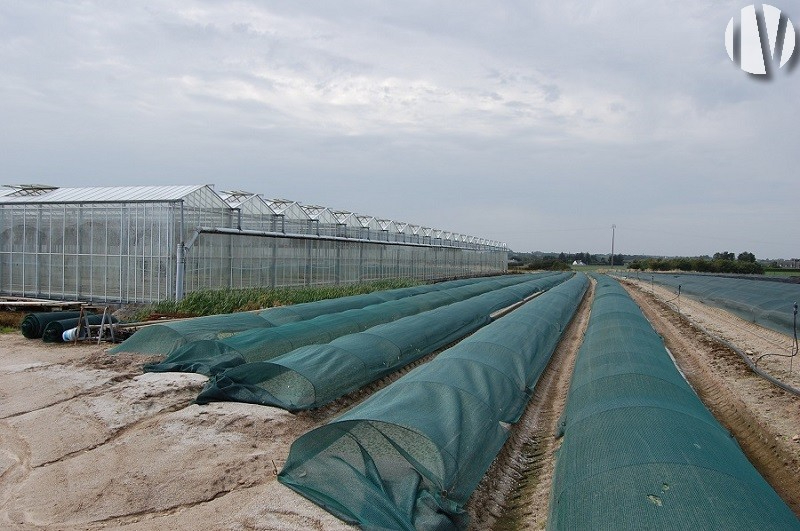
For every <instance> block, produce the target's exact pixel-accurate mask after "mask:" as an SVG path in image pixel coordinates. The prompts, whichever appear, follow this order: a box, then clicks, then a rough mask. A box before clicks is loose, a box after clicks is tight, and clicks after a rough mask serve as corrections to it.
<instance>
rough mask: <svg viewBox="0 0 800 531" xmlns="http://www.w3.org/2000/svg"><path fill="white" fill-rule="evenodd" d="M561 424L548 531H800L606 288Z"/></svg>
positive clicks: (608, 284)
mask: <svg viewBox="0 0 800 531" xmlns="http://www.w3.org/2000/svg"><path fill="white" fill-rule="evenodd" d="M595 293H596V296H595V301H594V304H593V306H592V313H591V318H590V320H589V325H588V328H587V331H586V335H585V338H584V342H583V344H582V346H581V348H580V351H579V353H578V358H577V361H576V364H575V372H574V375H573V378H572V382H571V386H570V391H569V395H568V398H567V405H566V409H565V412H564V415H563V417H562V433H563V441H562V444H561V447H560V449H559V450H558V454H557V461H556V468H555V475H554V481H553V489H552V493H551V503H550V515H549V519H548V528H549V529H553V530H556V529H615V530H619V529H726V530H731V529H741V530H753V529H800V523H798V520H797V519H796V517H795V516H794V514H793V513H792V512H791V510H790V509H789V507H787V505H786V504H785V503H784V502H783V500H781V499H780V498H779V497H778V495H777V494H776V493H775V491H774V490H773V489H772V488H771V487H770V486H769V485H768V484H767V482H766V481H764V479H763V478H762V477H761V476H760V475H759V474H758V472H757V471H756V470H755V468H754V467H753V466H752V465H751V464H750V462H749V461H748V460H747V458H746V457H745V455H744V454H743V453H742V451H741V449H740V448H739V446H738V445H737V444H736V441H735V440H734V439H733V438H732V437H731V436H730V434H729V433H728V432H727V431H726V430H725V429H724V428H723V427H722V426H720V424H719V423H718V422H717V421H716V419H715V418H714V417H713V415H712V414H711V413H710V412H709V411H708V409H706V407H705V405H704V404H703V403H702V401H700V399H699V398H698V397H697V395H696V394H695V393H694V391H693V390H692V388H691V387H690V386H689V384H688V383H687V382H686V381H685V379H684V378H683V376H682V375H681V373H680V372H679V371H678V370H677V368H676V367H675V364H674V362H673V360H672V358H671V357H670V355H669V353H668V352H667V350H666V348H665V347H664V344H663V341H662V340H661V338H660V337H659V336H658V335H657V334H656V332H655V331H654V330H653V329H652V327H651V326H650V324H649V322H648V321H647V320H646V319H645V317H644V315H642V313H641V311H640V310H639V308H638V306H636V304H635V303H634V302H633V301H632V300H631V299H630V297H629V296H628V295H627V293H626V292H625V290H624V289H623V288H622V287H621V286H620V285H619V284H618V283H617V282H616V281H614V280H611V279H610V278H608V277H604V276H601V277H599V278H598V283H597V287H596V291H595Z"/></svg>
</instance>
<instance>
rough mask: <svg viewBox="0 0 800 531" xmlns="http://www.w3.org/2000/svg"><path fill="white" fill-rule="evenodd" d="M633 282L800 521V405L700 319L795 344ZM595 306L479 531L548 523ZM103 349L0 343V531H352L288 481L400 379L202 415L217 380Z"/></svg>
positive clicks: (750, 342)
mask: <svg viewBox="0 0 800 531" xmlns="http://www.w3.org/2000/svg"><path fill="white" fill-rule="evenodd" d="M626 285H627V286H628V287H629V289H630V291H631V293H632V294H633V295H634V296H635V298H636V300H637V302H639V304H640V305H641V306H642V307H643V309H644V311H645V314H646V315H647V316H648V318H649V319H651V321H652V322H653V323H654V325H655V327H656V329H657V330H658V331H659V333H661V334H662V336H664V337H665V340H666V342H667V345H668V347H669V348H670V350H671V351H672V352H673V355H674V356H675V358H676V360H677V361H678V363H679V365H680V366H681V369H682V370H683V371H684V373H685V374H687V377H688V378H689V380H690V382H691V383H692V385H693V386H694V387H695V389H697V390H698V393H699V394H700V395H701V397H702V398H703V399H704V400H705V401H706V403H707V404H708V405H709V407H710V408H711V409H712V411H714V413H715V414H717V416H718V418H720V419H721V421H722V422H723V424H725V425H726V426H727V427H728V429H730V430H731V432H732V433H733V434H734V435H735V436H736V437H737V440H739V442H740V444H741V445H742V447H743V448H745V450H746V451H747V453H748V455H750V456H751V460H753V461H754V462H755V463H756V464H757V466H758V467H759V468H760V469H761V470H762V473H764V475H765V477H767V478H768V480H770V481H771V482H772V483H773V485H774V486H775V487H776V490H778V491H779V493H780V494H781V495H783V496H784V498H785V499H787V501H788V502H789V503H790V504H791V505H792V507H793V508H794V510H795V512H797V513H798V514H800V507H799V506H798V505H799V504H800V491H798V489H800V486H798V483H797V481H796V478H797V475H798V472H800V399H798V398H797V397H795V396H793V395H790V394H789V393H786V392H784V391H782V390H780V389H778V388H777V387H775V386H773V385H772V384H769V383H768V382H766V381H765V380H763V379H762V378H759V377H756V376H753V374H752V373H751V372H750V371H749V370H747V369H746V366H745V365H744V363H742V362H741V360H739V359H738V356H737V355H736V354H733V353H732V352H731V351H730V350H729V349H727V348H725V347H724V346H722V345H720V344H718V343H716V342H714V341H713V340H712V339H710V338H709V337H707V336H706V335H705V334H704V333H703V332H702V331H700V329H699V328H697V327H693V326H692V322H694V321H695V320H696V322H697V324H698V325H699V326H701V327H702V328H704V329H707V330H709V331H711V332H712V333H714V334H715V335H719V336H720V337H723V338H725V339H726V340H728V341H731V342H733V343H735V344H737V345H740V346H741V347H742V348H743V349H745V350H748V351H750V352H752V355H753V356H756V357H757V356H758V355H760V354H761V353H765V352H767V351H768V350H769V349H775V348H778V347H777V345H778V344H788V343H786V342H787V341H788V338H786V337H785V336H780V334H778V335H777V337H776V336H773V335H772V333H769V332H766V331H765V330H764V329H761V328H759V327H757V326H755V325H752V324H750V323H746V322H743V321H741V320H738V321H737V320H736V318H734V317H732V316H730V315H729V314H727V313H725V312H722V311H718V310H714V309H710V308H708V307H705V306H704V305H702V304H699V303H692V302H691V301H688V300H681V301H679V302H680V312H676V311H675V308H674V306H672V305H673V304H674V301H673V302H672V303H670V304H664V303H663V302H661V301H663V300H668V299H670V298H672V297H673V295H672V294H671V293H669V292H666V291H663V292H659V290H658V287H656V288H655V292H656V293H655V294H651V293H650V291H651V288H650V286H649V284H648V285H646V286H643V289H639V288H637V287H636V286H634V285H632V284H626ZM654 295H655V297H654ZM658 297H660V299H659V298H658ZM590 299H591V296H590V295H589V296H587V299H586V300H585V302H584V304H583V305H582V306H581V308H580V309H579V311H578V313H577V314H576V317H575V319H574V320H573V323H572V324H571V325H570V327H569V328H568V330H567V331H566V334H565V336H564V339H563V341H562V343H561V345H560V346H559V349H558V351H557V352H556V353H555V355H554V358H553V362H552V363H551V365H550V366H549V367H548V369H547V371H546V372H545V374H544V375H543V376H542V378H541V380H540V385H539V387H538V388H537V390H536V394H535V399H534V400H533V401H532V403H531V407H529V409H528V411H527V412H526V414H525V415H524V416H523V418H522V420H521V422H520V423H518V425H517V426H515V427H514V429H513V433H512V435H511V438H510V439H509V444H507V445H506V448H505V449H504V450H503V452H502V453H501V455H500V456H499V457H498V459H497V460H496V462H495V463H494V465H493V466H492V468H491V469H490V471H489V474H487V476H486V478H485V480H484V481H483V482H482V483H481V485H480V486H479V488H478V490H477V491H476V494H475V495H474V496H473V498H472V499H471V500H470V502H469V504H468V507H467V509H468V511H469V512H470V514H471V516H472V519H473V523H472V528H474V529H488V528H491V527H494V528H496V529H499V528H503V529H522V528H526V529H538V528H543V527H544V526H545V524H546V519H547V505H548V502H549V489H550V481H551V480H552V470H553V454H554V451H555V449H556V446H557V441H556V440H555V438H554V436H553V435H554V432H555V429H556V424H557V421H558V418H559V416H560V415H561V409H562V408H563V403H564V400H565V397H566V392H567V390H568V387H569V377H570V374H571V371H572V366H573V365H574V355H575V352H576V351H577V349H578V347H579V345H580V341H581V338H582V337H583V331H584V330H585V326H586V322H587V320H588V316H589V309H590ZM765 337H766V339H764V338H765ZM760 341H764V343H761V342H760ZM781 342H783V343H781ZM106 346H107V345H105V346H97V345H90V344H86V343H84V344H79V345H49V344H45V343H42V342H41V341H37V340H28V339H25V338H23V337H22V335H21V334H19V333H14V334H4V335H2V336H0V529H11V530H29V529H30V530H32V529H41V530H68V531H69V530H78V529H81V530H84V529H85V530H95V529H111V528H113V529H120V528H121V529H126V530H155V529H186V530H189V529H192V530H203V529H209V530H210V529H231V530H240V529H253V530H256V529H258V530H260V529H265V530H266V529H281V530H283V529H287V530H294V529H296V530H300V529H303V530H305V529H326V530H327V529H333V530H336V529H352V528H351V527H349V526H347V525H345V524H343V523H342V522H340V521H339V520H337V519H336V518H334V517H333V516H331V515H330V514H328V513H327V512H325V511H323V510H322V509H320V508H318V507H317V506H316V505H314V504H312V503H311V502H309V501H307V500H305V499H304V498H302V497H301V496H299V495H296V494H295V493H294V492H293V491H291V490H289V489H287V488H286V487H284V486H283V485H281V484H279V483H278V482H277V480H276V479H275V475H276V472H277V471H278V470H280V469H281V467H282V466H283V463H284V462H285V460H286V457H287V456H288V452H289V446H290V444H291V442H292V441H294V440H295V439H296V438H297V437H299V436H300V435H302V434H303V433H305V432H307V431H308V430H310V429H312V428H314V427H316V426H318V425H321V424H323V423H325V422H327V421H328V420H329V419H331V418H333V417H335V416H336V415H338V414H339V413H340V412H341V411H342V410H344V409H346V408H348V407H350V406H352V405H353V404H354V403H356V402H358V401H360V400H362V399H363V398H365V397H366V396H368V395H369V394H370V393H371V392H374V390H375V389H377V388H379V387H382V386H384V385H386V384H387V383H389V381H391V380H392V379H385V380H384V381H383V382H379V383H377V384H375V385H374V386H371V387H370V388H369V389H367V390H364V391H361V392H358V393H355V394H354V395H352V396H350V397H347V398H345V399H343V400H340V401H338V402H337V403H335V404H333V405H331V406H330V407H327V408H323V409H321V410H318V411H315V412H312V413H306V414H300V415H292V414H290V413H287V412H285V411H283V410H280V409H275V408H270V407H263V406H255V405H248V404H236V403H212V404H209V405H206V406H198V405H195V404H192V400H193V399H194V397H195V396H196V394H197V392H198V391H199V390H200V389H201V388H202V386H203V384H204V382H205V380H206V378H205V377H203V376H199V375H192V374H179V373H142V371H141V366H142V365H143V364H144V363H146V362H148V361H150V359H149V358H144V357H141V356H123V355H117V356H111V355H107V354H105V352H104V349H105V347H106ZM794 362H800V360H794ZM794 365H797V366H793V367H792V369H793V372H792V375H789V366H788V360H787V359H785V358H775V359H774V360H770V359H769V357H768V358H764V359H763V360H762V361H761V362H759V366H761V367H764V368H769V370H770V371H772V372H774V374H775V375H776V376H779V377H782V378H785V379H787V380H791V382H790V383H792V384H793V385H795V381H794V380H793V378H795V377H796V376H797V373H798V372H800V363H794ZM404 372H405V371H404ZM797 385H798V386H800V382H797Z"/></svg>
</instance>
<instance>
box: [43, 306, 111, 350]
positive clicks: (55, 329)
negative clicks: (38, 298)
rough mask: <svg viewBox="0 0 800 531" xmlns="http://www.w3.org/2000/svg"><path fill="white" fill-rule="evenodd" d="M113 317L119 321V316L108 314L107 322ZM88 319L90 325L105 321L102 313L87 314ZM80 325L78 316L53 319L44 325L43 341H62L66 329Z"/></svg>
mask: <svg viewBox="0 0 800 531" xmlns="http://www.w3.org/2000/svg"><path fill="white" fill-rule="evenodd" d="M109 319H111V322H112V323H116V322H117V318H116V317H113V316H110V315H107V316H106V322H109ZM86 320H88V321H89V324H90V325H99V324H101V323H102V321H103V316H102V315H97V314H94V313H93V314H89V315H87V316H86ZM76 326H78V318H77V317H74V318H72V319H62V320H60V321H51V322H50V323H48V324H47V326H45V327H44V332H43V333H42V341H44V342H45V343H62V342H63V341H64V340H63V335H64V331H65V330H71V329H72V328H75V327H76Z"/></svg>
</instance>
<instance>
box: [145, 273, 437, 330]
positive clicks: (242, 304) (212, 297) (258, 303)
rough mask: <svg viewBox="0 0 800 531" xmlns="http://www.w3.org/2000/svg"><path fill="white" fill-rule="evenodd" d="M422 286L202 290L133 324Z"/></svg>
mask: <svg viewBox="0 0 800 531" xmlns="http://www.w3.org/2000/svg"><path fill="white" fill-rule="evenodd" d="M419 284H422V282H420V281H417V280H411V279H400V278H398V279H384V280H376V281H374V282H365V283H361V284H347V285H340V286H314V287H309V286H300V287H290V288H247V289H221V290H201V291H195V292H193V293H190V294H189V295H187V296H186V298H184V299H183V300H181V301H174V300H166V301H161V302H158V303H155V304H152V305H148V306H145V307H142V308H141V309H139V310H138V311H137V312H136V314H135V316H134V320H144V319H146V318H147V317H148V316H151V315H153V314H162V315H164V314H166V315H176V316H181V317H198V316H202V315H216V314H221V313H234V312H242V311H248V310H258V309H260V308H271V307H273V306H285V305H288V304H299V303H302V302H314V301H318V300H322V299H332V298H336V297H345V296H348V295H360V294H363V293H371V292H373V291H381V290H387V289H394V288H407V287H411V286H417V285H419Z"/></svg>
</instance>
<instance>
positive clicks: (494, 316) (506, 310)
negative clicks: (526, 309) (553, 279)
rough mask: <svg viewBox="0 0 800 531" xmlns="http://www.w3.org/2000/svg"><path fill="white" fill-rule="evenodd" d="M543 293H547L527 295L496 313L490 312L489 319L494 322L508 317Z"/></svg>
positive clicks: (538, 292) (540, 292)
mask: <svg viewBox="0 0 800 531" xmlns="http://www.w3.org/2000/svg"><path fill="white" fill-rule="evenodd" d="M545 291H547V290H544V291H537V292H536V293H534V294H533V295H528V296H527V297H525V298H524V299H522V300H521V301H519V302H515V303H514V304H512V305H511V306H506V307H505V308H501V309H499V310H497V311H496V312H492V313H490V314H489V319H491V320H492V321H494V320H496V319H500V318H501V317H503V316H505V315H508V314H509V313H511V312H513V311H514V310H516V309H517V308H519V307H520V306H522V305H523V304H525V303H526V302H528V301H532V300H533V299H535V298H536V297H538V296H539V295H541V294H542V293H544V292H545Z"/></svg>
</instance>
